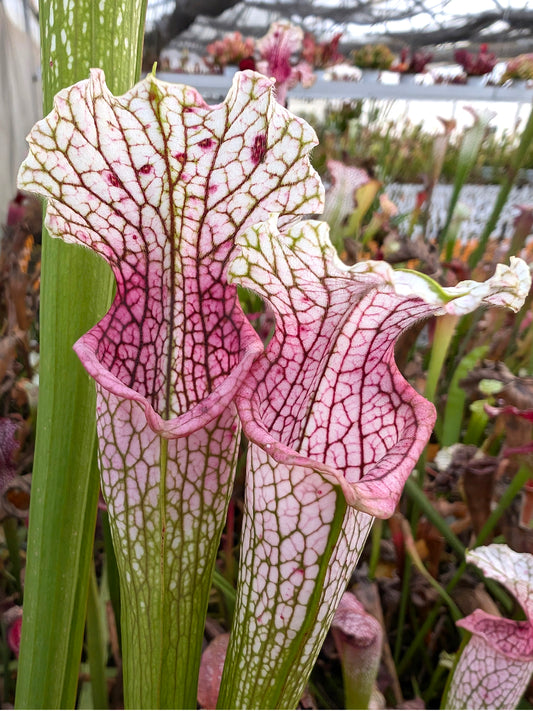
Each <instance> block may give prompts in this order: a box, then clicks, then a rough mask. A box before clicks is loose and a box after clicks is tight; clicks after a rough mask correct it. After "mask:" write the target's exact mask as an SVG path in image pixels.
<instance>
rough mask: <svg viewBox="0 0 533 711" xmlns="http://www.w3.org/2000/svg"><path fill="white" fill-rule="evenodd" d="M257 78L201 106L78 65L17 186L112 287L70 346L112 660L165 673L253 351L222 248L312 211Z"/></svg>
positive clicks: (193, 616) (196, 586)
mask: <svg viewBox="0 0 533 711" xmlns="http://www.w3.org/2000/svg"><path fill="white" fill-rule="evenodd" d="M272 84H273V82H272V81H271V80H269V79H266V78H265V77H262V76H261V75H259V74H255V73H253V72H242V73H239V74H238V75H237V76H236V78H235V80H234V83H233V86H232V88H231V90H230V92H229V94H228V97H227V98H226V100H225V101H224V102H223V103H221V104H219V105H217V106H208V105H207V104H206V103H205V102H204V101H203V99H202V98H201V96H200V95H199V94H198V92H196V91H195V90H194V89H192V88H190V87H186V86H180V85H170V84H165V83H163V82H159V81H158V80H157V79H155V78H154V77H151V76H150V77H148V78H147V79H145V80H144V81H143V82H141V83H139V84H137V85H136V86H135V87H134V88H133V89H132V90H131V91H129V92H127V93H126V94H125V95H124V96H121V97H114V96H112V95H111V94H110V92H109V90H108V89H107V87H106V85H105V80H104V76H103V73H102V72H101V71H99V70H93V71H92V72H91V76H90V79H89V80H87V81H82V82H80V83H78V84H76V85H74V86H73V87H70V88H68V89H65V90H64V91H62V92H60V93H59V94H58V95H57V97H56V99H55V102H54V109H53V111H52V112H51V113H50V114H49V115H48V116H47V117H45V118H44V119H43V120H42V121H40V122H39V123H38V124H37V125H36V126H35V127H34V129H33V130H32V132H31V134H30V137H29V144H30V152H29V155H28V157H27V159H26V161H25V163H24V164H23V166H22V168H21V172H20V176H19V185H20V186H21V187H22V188H24V189H25V190H29V191H33V192H36V193H38V194H40V195H42V196H44V197H46V198H48V200H49V202H48V210H47V218H46V225H47V227H48V229H49V231H50V233H51V234H52V236H56V237H60V238H61V239H63V240H65V241H66V242H73V243H77V244H82V245H85V246H88V247H90V248H91V249H93V250H94V251H96V252H97V253H98V254H100V255H101V256H102V257H103V258H104V259H106V261H107V262H108V263H109V264H110V265H111V268H112V269H113V273H114V275H115V278H116V283H117V292H116V297H115V300H114V302H113V304H112V306H111V308H110V310H109V312H108V313H107V314H106V316H105V317H104V318H103V319H102V320H101V321H100V322H99V323H98V324H97V325H96V326H95V327H94V328H92V329H91V330H90V331H89V332H88V333H87V334H85V335H84V336H82V338H80V340H79V341H78V343H77V344H76V346H75V349H76V351H77V353H78V355H79V357H80V359H81V361H82V363H83V365H84V366H85V368H86V369H87V371H88V372H89V374H90V375H92V376H93V377H94V378H95V380H96V382H97V393H98V401H97V402H98V405H97V408H98V410H97V416H98V434H99V440H100V463H101V470H102V488H103V493H104V497H105V499H106V501H107V504H108V508H109V513H110V516H111V519H112V525H113V532H114V539H115V546H116V549H117V554H118V557H119V566H120V570H121V579H122V585H123V590H124V592H125V594H126V595H127V596H128V597H129V600H130V606H131V609H130V613H129V614H130V617H131V619H130V623H129V624H127V625H126V626H125V637H126V641H125V649H128V644H133V645H136V644H137V645H140V647H141V648H142V647H144V649H146V650H147V649H149V648H150V647H151V646H154V645H158V644H159V643H160V640H161V639H163V642H162V643H161V645H160V648H153V649H152V657H151V658H152V659H155V658H156V657H160V658H161V661H160V666H161V669H163V673H164V674H166V675H167V679H168V678H170V679H172V678H177V676H176V671H175V670H176V667H177V665H178V660H177V658H176V652H175V650H174V648H173V643H172V640H174V641H175V640H176V639H178V640H181V642H180V643H181V645H182V647H183V650H184V654H185V655H187V654H188V653H189V650H188V647H189V646H190V643H189V635H190V627H191V626H194V625H196V626H197V627H199V628H200V627H201V625H203V618H202V613H204V612H205V610H204V609H202V606H203V607H204V608H205V607H206V606H207V595H208V593H209V587H210V576H211V570H212V566H213V565H214V558H215V555H216V550H217V546H218V540H219V538H220V533H221V528H222V526H223V522H224V519H225V512H226V507H227V501H228V498H229V495H230V493H231V485H232V480H233V473H234V468H235V463H236V450H237V446H238V442H239V432H240V426H239V421H238V418H237V414H236V410H235V405H234V404H233V402H232V401H233V398H234V395H235V392H236V390H237V388H238V387H239V385H240V383H241V382H242V380H243V378H244V377H245V375H246V373H247V371H248V370H249V368H250V366H251V364H252V362H253V360H254V358H256V357H257V356H258V355H259V353H261V352H262V350H263V346H262V343H261V341H260V339H259V338H258V337H257V335H256V334H255V332H254V331H253V329H252V328H251V326H250V325H249V322H248V320H247V319H246V317H245V316H244V314H243V313H242V310H241V308H240V306H239V303H238V300H237V296H236V288H235V286H233V285H229V284H228V283H227V280H226V277H225V271H226V265H227V262H228V259H229V258H230V257H231V254H232V250H233V248H234V240H235V237H236V236H237V235H238V234H239V233H240V232H241V231H242V230H244V229H246V228H247V227H248V226H249V225H251V224H254V223H256V222H258V221H260V220H264V219H267V218H268V216H269V215H270V213H271V212H276V213H282V214H283V215H287V216H288V217H287V219H290V218H291V216H293V215H295V214H299V213H303V214H306V213H312V212H316V211H320V210H321V209H322V205H323V188H322V185H321V183H320V180H319V178H318V176H317V174H316V173H315V171H314V170H313V169H312V168H311V166H310V163H309V158H308V154H309V151H310V149H311V148H312V146H313V145H315V144H316V136H315V134H314V132H313V130H312V129H311V128H310V127H309V126H308V125H307V124H306V123H305V122H304V121H302V120H300V119H297V118H296V117H293V116H292V115H291V114H290V113H289V112H288V111H286V110H285V109H284V108H283V107H281V106H280V105H279V104H278V103H277V102H276V101H275V98H274V95H273V89H272ZM161 438H165V439H166V440H167V441H168V444H167V445H165V451H164V453H162V452H163V450H162V447H161ZM165 465H166V474H165V475H164V476H163V478H162V476H161V469H162V467H164V466H165ZM161 600H163V601H164V604H163V608H162V607H161ZM178 601H179V604H180V608H179V609H180V613H179V615H178V613H177V610H178ZM162 609H163V614H162V613H161V610H162ZM163 618H164V619H163ZM148 619H150V620H151V622H150V621H148V622H145V620H148ZM163 623H164V624H163ZM143 625H144V627H143ZM136 626H138V628H139V629H138V630H137V632H134V631H133V630H134V629H135V628H136ZM143 635H145V636H147V637H149V638H146V639H143V638H142V637H143ZM151 635H153V636H151ZM197 637H198V635H197ZM157 640H159V642H158V641H157ZM197 641H198V642H201V630H200V636H199V639H197ZM194 653H195V650H193V649H191V650H190V654H191V657H192V658H194ZM197 656H198V658H199V650H198V654H197ZM147 667H149V665H147V664H144V666H143V664H142V663H141V664H140V665H139V669H138V670H137V671H134V670H133V669H128V662H127V661H126V674H129V677H130V679H129V682H128V683H129V684H130V685H133V686H134V685H136V684H137V685H138V686H139V688H140V687H143V688H145V687H146V688H148V687H150V685H152V684H155V683H158V682H157V679H159V678H161V669H159V667H158V668H155V669H154V670H151V669H147ZM156 667H157V664H156ZM185 671H186V670H185ZM193 671H194V670H193ZM189 672H190V670H189ZM184 673H185V672H184ZM150 675H151V679H150V678H146V677H150ZM188 676H189V677H192V680H191V682H190V683H191V684H195V679H194V673H189V675H188ZM154 680H155V681H154ZM176 683H178V682H176ZM167 684H168V682H167ZM140 693H142V692H140ZM195 696H196V692H195V691H194V695H193V697H192V698H193V699H194V698H195ZM137 698H139V697H137ZM153 698H155V697H150V696H147V697H145V699H146V701H145V703H148V704H150V699H153ZM176 698H179V697H175V698H173V699H168V698H167V699H166V700H165V699H162V700H161V703H167V704H170V705H171V706H176V704H177V703H178V701H176ZM152 703H153V702H152ZM178 705H179V703H178ZM176 707H177V706H176Z"/></svg>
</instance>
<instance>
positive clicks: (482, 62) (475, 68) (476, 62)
mask: <svg viewBox="0 0 533 711" xmlns="http://www.w3.org/2000/svg"><path fill="white" fill-rule="evenodd" d="M454 58H455V61H456V62H457V64H460V65H461V67H462V68H463V71H464V73H465V74H466V76H467V77H485V75H486V74H490V72H491V71H492V70H493V69H494V67H495V66H496V62H497V61H498V60H497V57H496V55H495V54H494V52H489V48H488V45H486V44H481V45H480V46H479V50H478V53H477V54H474V53H472V52H469V51H468V50H467V49H457V50H456V51H455V52H454Z"/></svg>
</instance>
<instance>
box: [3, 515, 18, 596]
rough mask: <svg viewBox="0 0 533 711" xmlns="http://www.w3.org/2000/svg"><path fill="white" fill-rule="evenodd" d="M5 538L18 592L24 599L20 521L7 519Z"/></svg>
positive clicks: (5, 520) (4, 523)
mask: <svg viewBox="0 0 533 711" xmlns="http://www.w3.org/2000/svg"><path fill="white" fill-rule="evenodd" d="M2 525H3V527H4V536H5V538H6V544H7V550H8V551H9V560H10V561H11V573H12V574H13V577H14V578H15V583H16V586H17V591H18V593H19V595H20V597H21V599H22V585H21V583H20V571H21V565H20V543H19V537H18V521H17V519H16V518H12V517H9V518H5V519H4V521H3V523H2Z"/></svg>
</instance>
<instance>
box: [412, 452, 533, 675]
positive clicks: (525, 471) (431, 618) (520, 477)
mask: <svg viewBox="0 0 533 711" xmlns="http://www.w3.org/2000/svg"><path fill="white" fill-rule="evenodd" d="M530 476H531V471H530V469H529V468H528V467H526V466H523V467H521V468H520V470H519V471H518V473H517V474H516V475H515V476H514V478H513V480H512V481H511V483H510V484H509V486H508V487H507V489H506V490H505V493H504V494H503V496H502V497H501V499H500V500H499V502H498V505H497V506H496V508H495V509H494V511H493V512H492V513H491V515H490V516H489V517H488V519H487V521H486V522H485V525H484V526H483V527H482V529H481V531H480V532H479V534H478V536H477V538H476V540H475V542H474V545H473V546H472V548H477V547H478V546H481V545H483V543H485V541H486V540H487V538H488V537H489V536H490V535H491V533H492V531H493V530H494V528H495V526H496V524H497V523H498V521H499V520H500V518H501V517H502V516H503V514H504V513H505V511H506V510H507V509H508V508H509V506H510V504H511V503H512V501H513V499H514V498H515V497H516V496H517V494H518V493H519V492H520V491H521V489H522V487H523V486H524V485H525V483H526V482H527V481H528V479H529V478H530ZM431 508H433V507H431ZM435 513H436V512H435ZM465 570H466V562H465V560H464V558H463V560H462V562H461V563H460V564H459V567H458V568H457V570H456V572H455V574H454V576H453V578H452V579H451V580H450V582H449V583H448V585H447V586H446V591H447V592H448V593H451V591H452V590H453V589H454V588H455V586H456V585H457V583H458V582H459V580H460V579H461V578H462V576H463V573H464V571H465ZM506 609H507V610H509V609H510V607H509V599H507V605H506ZM439 610H440V603H437V604H436V605H435V606H434V607H433V609H432V611H431V612H430V613H429V615H428V616H427V618H426V620H425V622H424V624H423V625H422V627H421V628H420V629H419V631H418V632H417V634H416V636H415V638H414V640H413V642H412V643H411V645H410V646H409V648H408V649H407V650H406V652H405V654H404V655H403V656H402V659H401V661H400V662H399V665H398V674H402V673H403V672H404V671H405V670H406V669H407V667H408V665H409V663H410V661H411V659H412V658H413V655H414V653H415V652H416V650H417V649H418V647H419V646H420V645H421V644H422V643H423V641H424V640H425V638H426V636H427V634H428V632H429V631H430V630H431V628H432V627H433V625H434V623H435V620H436V619H437V616H438V614H439Z"/></svg>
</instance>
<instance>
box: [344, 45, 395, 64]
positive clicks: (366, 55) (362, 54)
mask: <svg viewBox="0 0 533 711" xmlns="http://www.w3.org/2000/svg"><path fill="white" fill-rule="evenodd" d="M351 60H352V64H354V65H355V66H356V67H359V68H360V69H388V68H389V67H390V66H391V64H392V63H393V61H394V54H393V53H392V52H391V50H390V49H389V48H388V47H387V45H386V44H382V43H378V44H365V45H364V46H363V47H360V48H359V49H355V50H354V51H353V52H352V54H351Z"/></svg>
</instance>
